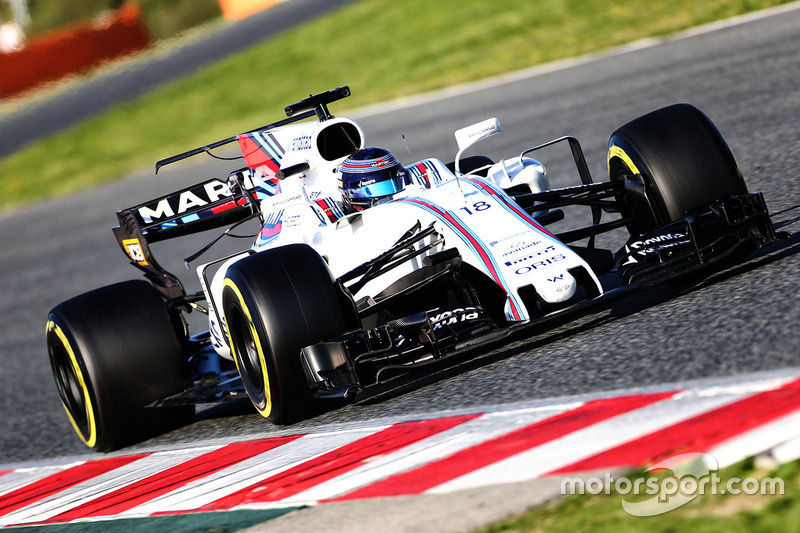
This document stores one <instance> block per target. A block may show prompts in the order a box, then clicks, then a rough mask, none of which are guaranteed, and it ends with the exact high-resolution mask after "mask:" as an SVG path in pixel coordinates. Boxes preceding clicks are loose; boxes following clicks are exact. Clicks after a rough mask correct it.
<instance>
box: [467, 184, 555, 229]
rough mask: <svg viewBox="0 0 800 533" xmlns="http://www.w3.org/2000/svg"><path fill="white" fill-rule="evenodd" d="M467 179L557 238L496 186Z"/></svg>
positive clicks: (521, 216) (524, 218) (534, 226)
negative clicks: (498, 190)
mask: <svg viewBox="0 0 800 533" xmlns="http://www.w3.org/2000/svg"><path fill="white" fill-rule="evenodd" d="M467 181H469V182H471V183H473V184H475V185H476V186H477V187H480V188H481V189H483V190H484V191H486V192H487V193H488V194H489V195H490V196H493V197H495V198H496V199H497V201H499V202H503V204H504V205H506V206H507V207H508V208H509V209H511V210H512V211H514V213H516V215H517V216H518V217H520V218H521V219H522V220H524V221H525V222H527V223H528V224H530V225H531V226H533V228H535V229H537V230H539V231H541V232H542V233H545V234H547V235H550V236H551V237H553V238H556V237H555V236H554V235H553V234H552V233H550V232H549V231H547V230H546V229H545V228H544V226H542V225H541V224H539V223H538V222H536V220H534V219H533V217H531V216H530V215H529V214H528V213H527V212H525V211H523V210H522V209H520V208H519V206H518V205H516V204H515V203H514V202H510V201H509V200H508V199H507V198H506V197H505V196H504V195H502V194H500V193H499V192H497V191H496V190H495V189H494V187H491V186H490V185H488V184H487V183H484V182H482V181H480V180H476V179H475V178H468V179H467Z"/></svg>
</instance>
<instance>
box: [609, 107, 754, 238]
mask: <svg viewBox="0 0 800 533" xmlns="http://www.w3.org/2000/svg"><path fill="white" fill-rule="evenodd" d="M608 171H609V177H610V178H611V180H617V179H622V176H625V175H633V174H641V175H642V176H643V177H644V178H645V189H646V193H647V196H648V198H649V199H650V205H651V206H652V212H651V209H649V208H648V207H647V205H646V203H644V202H637V201H636V200H635V199H633V198H623V199H622V200H623V204H624V205H625V207H624V208H623V213H622V214H623V216H631V215H634V216H636V217H637V223H636V224H634V225H632V226H631V227H629V230H630V231H631V233H632V234H638V233H642V232H645V231H649V230H652V229H655V228H658V227H660V226H663V225H665V224H667V223H669V222H673V221H675V220H679V219H681V218H683V217H685V216H686V213H687V212H688V211H689V210H691V209H694V208H696V207H700V206H703V205H706V204H708V203H710V202H712V201H714V200H719V199H721V198H724V197H727V196H730V195H734V194H746V193H747V186H746V185H745V182H744V179H743V178H742V173H741V171H740V170H739V167H738V166H737V164H736V160H735V159H734V157H733V154H732V153H731V151H730V149H729V148H728V145H727V144H726V143H725V141H724V139H723V138H722V136H721V135H720V133H719V131H717V128H716V127H715V126H714V124H713V123H712V122H711V120H709V118H708V117H706V116H705V115H704V114H703V113H702V112H701V111H700V110H698V109H697V108H695V107H693V106H691V105H688V104H675V105H672V106H669V107H665V108H663V109H659V110H657V111H653V112H652V113H648V114H647V115H644V116H642V117H639V118H637V119H635V120H633V121H631V122H629V123H627V124H625V125H624V126H622V127H621V128H619V129H618V130H617V131H615V132H614V133H613V134H612V135H611V139H610V140H609V149H608ZM643 204H644V205H643Z"/></svg>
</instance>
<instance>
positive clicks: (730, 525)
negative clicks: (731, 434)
mask: <svg viewBox="0 0 800 533" xmlns="http://www.w3.org/2000/svg"><path fill="white" fill-rule="evenodd" d="M717 475H718V476H719V479H720V480H721V484H720V487H723V486H724V484H725V483H727V481H729V480H732V479H733V478H734V477H738V478H740V479H744V478H746V477H755V478H756V479H763V478H764V477H765V476H766V477H770V478H773V479H774V478H780V479H782V480H783V481H784V487H785V492H784V494H783V495H763V496H762V495H760V494H759V495H752V496H749V495H747V494H736V495H733V494H725V495H711V494H709V493H710V492H711V491H710V490H709V491H707V492H709V493H707V494H705V495H699V496H697V497H696V498H695V499H693V500H692V501H690V502H688V503H686V504H685V505H683V506H682V507H679V508H678V509H675V510H673V511H670V512H669V513H665V514H662V515H658V516H652V517H634V516H630V515H628V514H627V513H625V511H624V510H623V508H622V504H621V502H622V499H623V496H620V495H618V494H614V493H613V492H612V494H610V495H605V494H600V495H594V496H593V495H575V496H569V497H567V498H564V499H562V500H560V501H557V502H554V503H551V504H548V505H544V506H541V507H537V508H535V509H533V510H531V511H529V512H527V513H524V514H522V515H520V516H517V517H514V518H512V519H510V520H508V521H505V522H502V523H500V524H495V525H493V526H491V527H488V528H486V529H483V530H481V532H480V533H501V532H512V531H513V532H516V533H522V532H554V533H557V532H565V533H567V532H569V533H572V532H575V531H592V532H594V533H612V532H613V533H627V532H630V533H635V532H639V531H649V532H654V533H677V532H681V531H691V532H694V533H752V532H767V531H800V462H798V461H795V462H792V463H788V464H786V465H783V466H781V467H779V468H778V469H777V470H775V471H771V472H765V471H763V470H759V469H757V468H755V467H754V465H753V460H752V459H748V460H746V461H743V462H742V463H740V464H738V465H734V466H732V467H729V468H726V469H723V470H721V471H719V472H717ZM637 476H638V474H637ZM637 476H629V479H632V480H633V479H635V477H637ZM649 497H650V496H642V497H640V498H638V499H639V500H643V499H645V498H649ZM624 498H625V499H626V500H629V501H633V500H634V498H633V497H631V496H624Z"/></svg>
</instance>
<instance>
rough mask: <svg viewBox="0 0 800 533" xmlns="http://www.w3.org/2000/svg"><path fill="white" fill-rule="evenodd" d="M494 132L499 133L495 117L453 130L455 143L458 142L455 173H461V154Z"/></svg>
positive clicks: (498, 123)
mask: <svg viewBox="0 0 800 533" xmlns="http://www.w3.org/2000/svg"><path fill="white" fill-rule="evenodd" d="M495 133H500V121H499V120H497V118H487V119H486V120H482V121H481V122H478V123H476V124H473V125H471V126H467V127H466V128H461V129H460V130H457V131H456V132H455V136H456V143H457V144H458V153H457V154H456V175H458V174H460V173H461V169H460V167H459V162H460V160H461V154H462V153H463V152H464V150H466V149H467V148H469V147H470V146H472V145H473V144H475V143H477V142H478V141H482V140H483V139H485V138H487V137H491V136H492V135H494V134H495Z"/></svg>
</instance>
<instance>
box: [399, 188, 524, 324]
mask: <svg viewBox="0 0 800 533" xmlns="http://www.w3.org/2000/svg"><path fill="white" fill-rule="evenodd" d="M400 201H401V202H410V203H414V204H418V205H421V206H424V207H427V208H428V209H430V210H431V211H434V212H435V213H436V214H437V215H438V216H439V217H441V218H443V219H445V220H446V221H447V222H449V223H450V224H452V225H453V226H454V227H455V228H456V230H457V231H458V232H459V233H460V234H461V235H463V236H464V237H466V238H467V239H468V240H469V242H470V244H472V247H473V248H474V249H475V251H477V252H478V256H479V258H480V260H481V261H482V262H483V264H484V265H485V266H486V269H487V270H488V271H489V274H490V275H491V276H492V278H493V279H494V281H495V283H497V284H498V285H500V287H502V288H503V290H505V291H506V294H510V292H511V291H510V290H509V288H508V286H507V285H506V284H505V283H504V282H503V278H502V277H501V276H500V273H499V272H498V271H497V269H496V268H495V267H494V265H493V264H492V260H491V256H490V255H489V253H488V252H487V251H486V249H485V247H484V246H483V244H482V243H481V242H479V241H478V240H477V239H475V238H474V237H473V236H472V234H471V233H470V232H469V231H467V229H466V228H465V227H464V225H463V224H461V223H460V222H459V221H458V220H457V219H456V218H455V217H454V216H452V215H451V214H450V213H448V212H447V211H444V210H442V209H439V208H438V207H436V206H435V205H433V204H429V203H428V202H424V201H422V200H419V199H416V198H403V199H401V200H400ZM508 301H509V303H510V304H511V313H512V314H513V316H514V320H522V315H521V314H520V312H519V309H518V308H517V305H516V303H515V302H514V300H513V298H511V297H510V296H509V297H508Z"/></svg>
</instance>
